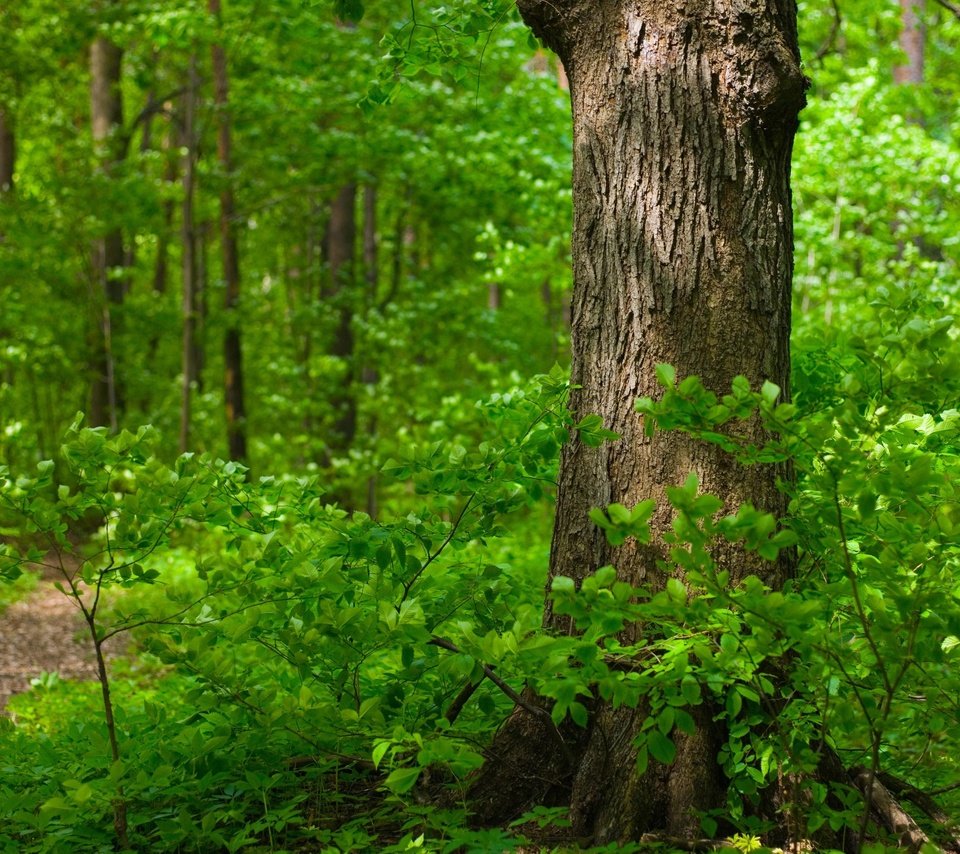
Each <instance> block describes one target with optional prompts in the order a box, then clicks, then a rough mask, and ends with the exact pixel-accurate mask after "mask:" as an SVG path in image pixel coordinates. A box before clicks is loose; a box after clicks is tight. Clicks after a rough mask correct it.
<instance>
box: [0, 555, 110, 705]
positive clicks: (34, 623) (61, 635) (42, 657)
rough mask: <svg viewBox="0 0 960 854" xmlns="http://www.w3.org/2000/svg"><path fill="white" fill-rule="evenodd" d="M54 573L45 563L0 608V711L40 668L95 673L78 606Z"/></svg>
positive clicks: (68, 674) (63, 674)
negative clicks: (31, 583)
mask: <svg viewBox="0 0 960 854" xmlns="http://www.w3.org/2000/svg"><path fill="white" fill-rule="evenodd" d="M58 578H60V573H59V571H55V570H53V569H52V568H47V569H45V570H44V572H43V574H42V576H41V580H40V583H39V584H38V585H37V587H36V589H35V590H33V591H32V592H31V593H30V594H29V595H28V596H27V597H26V598H24V599H21V600H20V601H19V602H14V603H13V604H12V605H11V606H10V607H9V608H7V610H6V611H4V612H3V613H2V614H0V714H5V711H4V710H5V708H6V704H7V701H8V700H9V699H10V697H11V696H12V695H13V694H18V693H20V692H21V691H26V690H27V689H29V688H30V680H31V679H35V678H36V677H38V676H40V674H42V673H56V674H58V675H59V676H60V678H61V679H77V680H96V679H97V663H96V660H95V658H94V654H93V644H92V643H91V641H90V637H89V635H88V634H87V632H86V626H85V624H84V622H83V618H82V616H81V614H80V609H79V608H78V607H77V604H76V602H74V600H73V599H71V598H69V597H68V596H66V595H64V594H63V593H61V592H60V591H59V590H57V589H56V587H54V583H55V581H56V580H57V579H58ZM106 646H107V645H105V648H106Z"/></svg>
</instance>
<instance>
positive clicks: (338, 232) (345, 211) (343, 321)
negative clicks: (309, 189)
mask: <svg viewBox="0 0 960 854" xmlns="http://www.w3.org/2000/svg"><path fill="white" fill-rule="evenodd" d="M356 202H357V185H356V184H352V183H351V184H345V185H344V186H343V187H341V188H340V191H339V192H338V193H337V195H336V198H334V200H333V203H332V204H331V205H330V219H329V221H328V222H327V233H326V237H325V239H324V244H325V246H326V250H327V264H328V265H329V269H330V299H331V302H332V304H333V305H334V307H335V309H336V315H337V326H336V329H335V330H334V334H333V343H332V345H331V347H330V354H331V355H333V356H336V357H337V358H338V359H340V360H341V362H342V363H343V380H342V382H341V384H340V385H339V386H338V387H337V388H335V389H334V390H333V393H332V394H331V396H330V402H331V404H332V406H333V409H334V413H335V415H334V423H333V431H332V433H331V435H330V437H329V440H328V442H327V444H328V446H329V447H330V449H331V450H332V451H333V452H334V453H342V452H344V451H346V450H348V449H349V448H350V446H351V444H352V443H353V440H354V437H355V436H356V434H357V401H356V397H355V395H354V389H353V381H354V371H355V366H354V341H353V304H354V293H353V285H354V276H355V269H354V266H355V265H354V251H355V247H356V242H357V215H356Z"/></svg>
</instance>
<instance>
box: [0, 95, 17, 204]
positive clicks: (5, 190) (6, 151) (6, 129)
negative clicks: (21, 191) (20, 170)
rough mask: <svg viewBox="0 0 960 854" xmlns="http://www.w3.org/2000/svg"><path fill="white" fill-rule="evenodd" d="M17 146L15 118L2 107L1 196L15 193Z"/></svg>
mask: <svg viewBox="0 0 960 854" xmlns="http://www.w3.org/2000/svg"><path fill="white" fill-rule="evenodd" d="M16 159H17V146H16V137H15V136H14V131H13V116H12V115H11V114H10V112H9V111H8V110H7V109H5V108H4V107H0V195H8V194H10V193H12V192H13V175H14V170H15V168H16Z"/></svg>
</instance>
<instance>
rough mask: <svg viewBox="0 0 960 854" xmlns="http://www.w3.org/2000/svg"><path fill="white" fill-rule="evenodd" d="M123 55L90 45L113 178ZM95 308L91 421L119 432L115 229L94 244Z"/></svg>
mask: <svg viewBox="0 0 960 854" xmlns="http://www.w3.org/2000/svg"><path fill="white" fill-rule="evenodd" d="M122 64H123V51H122V50H121V49H120V48H119V47H117V45H115V44H114V43H113V42H111V41H109V40H108V39H106V38H104V37H103V36H98V37H97V38H96V39H95V40H94V42H93V44H92V45H91V46H90V123H91V128H92V131H93V141H94V146H95V147H96V149H97V155H98V158H99V160H100V165H101V168H102V169H103V170H104V171H105V172H106V173H107V174H110V173H111V172H113V171H114V169H115V168H116V166H117V164H119V163H120V161H121V160H123V156H124V145H123V141H122V140H121V139H120V129H121V128H122V126H123V101H122V99H121V93H120V73H121V68H122ZM92 255H93V257H92V269H93V280H94V285H95V288H94V304H95V306H96V307H97V308H96V312H97V315H98V318H97V327H98V329H97V335H96V337H95V340H94V345H93V353H92V357H93V358H92V368H93V384H92V388H91V400H90V422H91V423H92V424H93V425H94V426H102V425H108V426H110V427H111V428H112V429H114V430H115V429H116V428H117V422H118V413H119V409H120V395H119V391H118V384H117V379H116V359H115V353H114V346H113V345H114V340H115V337H116V335H115V333H116V325H117V318H116V314H117V312H116V307H117V306H119V305H120V304H121V303H122V302H123V282H122V281H120V279H119V278H118V277H117V275H116V273H115V271H116V269H117V268H119V267H122V266H123V263H124V254H123V235H122V233H121V231H120V229H119V228H111V229H110V230H109V231H108V232H107V233H106V234H105V235H103V236H102V237H98V238H97V239H96V240H95V241H94V245H93V253H92Z"/></svg>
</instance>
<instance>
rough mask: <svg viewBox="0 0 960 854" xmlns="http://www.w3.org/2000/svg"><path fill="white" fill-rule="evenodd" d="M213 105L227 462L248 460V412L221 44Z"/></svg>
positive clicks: (213, 10) (214, 6)
mask: <svg viewBox="0 0 960 854" xmlns="http://www.w3.org/2000/svg"><path fill="white" fill-rule="evenodd" d="M207 8H208V9H209V11H210V14H211V15H213V16H214V18H215V19H216V20H217V23H218V25H219V24H221V23H222V22H221V8H220V0H209V3H208V7H207ZM210 54H211V59H212V62H213V87H214V102H215V104H216V107H217V157H218V158H219V161H220V169H221V171H222V172H223V175H222V176H221V179H222V180H223V186H222V188H221V190H220V252H221V258H222V261H223V280H224V285H225V288H226V290H225V293H224V309H225V310H226V311H225V314H226V331H225V332H224V337H223V360H224V406H225V411H226V420H227V449H228V453H229V455H230V459H233V460H241V461H245V460H246V459H247V411H246V400H245V398H244V393H243V349H242V346H241V338H240V319H239V316H238V306H239V303H240V258H239V253H238V249H237V231H236V206H235V204H234V199H233V174H232V173H233V157H232V153H231V145H230V98H229V78H228V76H227V54H226V51H225V50H224V47H223V45H222V44H221V43H220V42H214V43H213V44H212V45H211V47H210Z"/></svg>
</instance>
